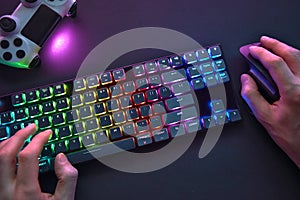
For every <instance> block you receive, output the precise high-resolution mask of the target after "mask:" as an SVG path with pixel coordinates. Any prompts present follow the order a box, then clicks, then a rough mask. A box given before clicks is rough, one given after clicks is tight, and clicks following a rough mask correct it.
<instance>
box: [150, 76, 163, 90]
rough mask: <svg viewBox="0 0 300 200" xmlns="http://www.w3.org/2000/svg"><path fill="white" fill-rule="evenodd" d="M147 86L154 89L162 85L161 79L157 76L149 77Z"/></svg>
mask: <svg viewBox="0 0 300 200" xmlns="http://www.w3.org/2000/svg"><path fill="white" fill-rule="evenodd" d="M149 85H150V86H151V88H155V87H158V86H161V85H162V82H161V78H160V76H159V75H155V76H150V77H149Z"/></svg>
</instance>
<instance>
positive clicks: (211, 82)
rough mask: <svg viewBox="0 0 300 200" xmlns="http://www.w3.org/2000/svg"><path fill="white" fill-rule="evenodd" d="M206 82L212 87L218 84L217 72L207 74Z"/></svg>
mask: <svg viewBox="0 0 300 200" xmlns="http://www.w3.org/2000/svg"><path fill="white" fill-rule="evenodd" d="M204 82H205V85H207V87H212V86H215V85H217V84H218V80H217V78H216V76H215V74H211V75H207V76H205V77H204Z"/></svg>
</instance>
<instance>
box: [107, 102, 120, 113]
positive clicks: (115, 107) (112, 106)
mask: <svg viewBox="0 0 300 200" xmlns="http://www.w3.org/2000/svg"><path fill="white" fill-rule="evenodd" d="M106 104H107V110H108V112H113V111H117V110H119V109H120V104H119V101H118V100H117V99H112V100H109V101H107V102H106Z"/></svg>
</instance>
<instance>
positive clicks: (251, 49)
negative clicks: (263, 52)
mask: <svg viewBox="0 0 300 200" xmlns="http://www.w3.org/2000/svg"><path fill="white" fill-rule="evenodd" d="M255 49H257V46H250V47H249V50H250V51H253V50H255Z"/></svg>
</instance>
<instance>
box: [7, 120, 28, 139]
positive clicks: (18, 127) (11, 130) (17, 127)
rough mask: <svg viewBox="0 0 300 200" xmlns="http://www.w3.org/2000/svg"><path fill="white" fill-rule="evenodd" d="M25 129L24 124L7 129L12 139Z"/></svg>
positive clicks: (13, 125)
mask: <svg viewBox="0 0 300 200" xmlns="http://www.w3.org/2000/svg"><path fill="white" fill-rule="evenodd" d="M22 128H24V125H23V124H22V123H19V124H11V125H9V126H8V127H7V130H9V135H10V137H11V136H13V135H14V134H15V133H16V132H18V131H19V130H21V129H22Z"/></svg>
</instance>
